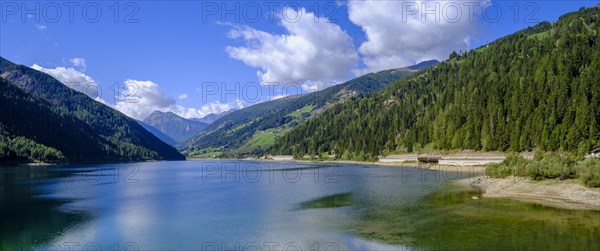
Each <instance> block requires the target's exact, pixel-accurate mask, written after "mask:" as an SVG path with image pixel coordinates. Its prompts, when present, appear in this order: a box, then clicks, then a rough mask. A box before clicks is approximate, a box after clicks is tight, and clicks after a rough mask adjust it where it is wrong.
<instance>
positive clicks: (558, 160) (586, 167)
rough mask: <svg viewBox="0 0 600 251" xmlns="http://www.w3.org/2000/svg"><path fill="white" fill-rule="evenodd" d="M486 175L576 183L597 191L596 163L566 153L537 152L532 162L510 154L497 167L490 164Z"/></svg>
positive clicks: (599, 162)
mask: <svg viewBox="0 0 600 251" xmlns="http://www.w3.org/2000/svg"><path fill="white" fill-rule="evenodd" d="M486 174H487V175H488V176H490V177H494V178H506V177H509V176H518V177H528V178H531V179H533V180H544V179H560V180H565V179H579V180H581V182H582V183H583V184H584V185H586V186H589V187H600V159H597V158H591V159H585V160H584V159H582V158H578V157H576V156H575V155H573V154H570V153H556V152H552V153H546V152H537V153H536V154H535V155H534V157H533V159H525V158H524V157H523V156H521V155H520V154H516V153H514V154H513V153H511V154H508V155H507V156H506V159H505V160H504V161H503V162H502V163H500V164H492V165H490V166H488V168H487V169H486Z"/></svg>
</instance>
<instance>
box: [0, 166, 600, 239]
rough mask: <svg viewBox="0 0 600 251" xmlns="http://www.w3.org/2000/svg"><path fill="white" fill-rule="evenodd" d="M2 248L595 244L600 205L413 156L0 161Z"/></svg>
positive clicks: (598, 233)
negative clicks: (500, 195)
mask: <svg viewBox="0 0 600 251" xmlns="http://www.w3.org/2000/svg"><path fill="white" fill-rule="evenodd" d="M0 174H1V175H0V185H1V186H0V202H2V204H1V207H0V210H1V211H0V212H1V215H0V219H1V222H2V224H1V225H0V233H1V234H0V243H1V245H0V249H1V250H15V249H26V250H31V249H34V250H69V247H70V246H72V247H73V250H85V249H86V248H89V249H90V250H94V249H97V250H100V249H101V250H164V249H169V250H177V249H179V250H190V249H193V250H232V249H234V250H286V248H287V249H288V250H348V249H352V250H397V249H402V248H409V249H436V250H438V249H449V250H452V249H461V250H462V249H478V250H479V249H493V250H500V249H502V250H506V249H524V250H528V249H532V250H539V249H546V250H548V249H550V250H565V249H576V250H598V249H599V248H600V240H599V239H598V238H596V237H597V236H599V235H600V212H593V211H572V210H561V209H554V208H550V207H545V206H541V205H537V204H532V203H524V202H519V201H515V200H509V199H488V198H482V197H481V192H482V191H480V190H479V189H477V188H471V187H460V186H456V185H454V184H453V183H452V182H450V181H452V180H456V179H461V178H467V177H469V176H470V175H473V174H465V173H454V172H447V171H444V172H440V171H433V170H421V169H414V168H409V167H406V168H401V167H387V166H373V165H360V164H357V165H353V164H331V163H327V164H320V163H291V162H274V161H269V162H258V161H181V162H145V163H127V164H106V165H79V166H58V167H7V168H2V169H0Z"/></svg>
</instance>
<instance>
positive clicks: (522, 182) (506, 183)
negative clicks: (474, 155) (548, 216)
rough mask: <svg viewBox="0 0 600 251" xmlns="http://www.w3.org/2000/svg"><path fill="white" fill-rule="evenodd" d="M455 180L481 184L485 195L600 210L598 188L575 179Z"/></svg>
mask: <svg viewBox="0 0 600 251" xmlns="http://www.w3.org/2000/svg"><path fill="white" fill-rule="evenodd" d="M458 183H460V184H463V185H472V186H476V187H480V188H482V189H484V190H485V193H484V195H483V196H484V197H488V198H512V199H517V200H521V201H526V202H535V203H539V204H542V205H547V206H552V207H557V208H565V209H582V210H600V188H590V187H586V186H583V185H581V184H580V183H579V181H578V180H543V181H533V180H529V179H526V178H522V177H511V178H506V179H498V178H490V177H488V176H480V177H477V178H475V179H463V180H460V181H458Z"/></svg>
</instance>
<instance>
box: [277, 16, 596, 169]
mask: <svg viewBox="0 0 600 251" xmlns="http://www.w3.org/2000/svg"><path fill="white" fill-rule="evenodd" d="M599 10H600V8H598V7H593V8H589V9H582V10H580V11H578V12H574V13H569V14H566V15H563V16H562V17H561V18H560V19H559V21H558V22H556V23H555V24H550V23H547V22H544V23H540V24H539V25H536V26H534V27H530V28H528V29H525V30H523V31H520V32H517V33H515V34H513V35H510V36H507V37H504V38H501V39H499V40H497V41H495V42H493V43H492V44H490V45H488V46H484V47H481V48H479V49H476V50H472V51H469V52H466V53H463V54H459V53H456V54H454V55H453V58H452V59H450V60H448V61H446V62H444V63H441V64H438V65H437V66H435V67H432V68H430V69H427V70H425V71H422V72H420V73H418V74H415V75H414V76H413V77H411V78H407V79H404V80H401V81H398V82H396V83H394V84H392V85H390V86H388V87H387V88H385V89H384V90H382V91H380V92H377V93H375V94H373V95H369V96H367V97H365V98H361V99H353V100H351V101H349V102H345V103H342V104H339V105H337V106H335V107H333V108H332V109H329V110H327V111H325V112H324V113H322V114H321V115H320V116H318V117H316V118H313V119H311V120H309V121H307V122H306V123H304V124H302V125H300V126H298V127H297V128H295V129H294V130H292V131H290V132H289V133H287V134H286V135H285V136H283V137H281V138H280V139H279V140H278V141H277V143H276V144H275V147H274V148H273V150H272V152H273V153H275V154H293V155H295V156H303V155H305V154H309V155H313V156H317V155H319V154H322V153H329V154H334V155H336V157H337V158H343V159H357V160H369V159H375V158H376V156H378V155H381V154H383V155H386V154H388V153H392V152H400V151H406V152H413V151H430V150H433V149H441V150H452V149H472V150H483V151H517V152H520V151H527V150H532V149H541V150H546V151H557V150H562V151H569V152H575V153H577V154H579V155H583V154H584V153H587V152H589V151H590V150H591V149H593V148H596V147H599V146H600V132H599V123H600V109H598V107H600V74H599V73H600V48H599V47H598V43H599V41H600V33H599V31H598V14H599V12H600V11H599Z"/></svg>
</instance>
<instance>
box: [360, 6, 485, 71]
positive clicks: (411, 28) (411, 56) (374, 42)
mask: <svg viewBox="0 0 600 251" xmlns="http://www.w3.org/2000/svg"><path fill="white" fill-rule="evenodd" d="M486 4H487V0H485V1H484V0H469V1H463V0H458V1H414V0H406V1H404V0H398V1H373V0H368V1H349V2H348V16H349V18H350V21H352V22H353V23H354V24H356V25H357V26H359V27H361V28H362V30H363V31H364V32H365V34H366V36H367V40H366V41H365V42H363V43H362V44H361V46H360V48H359V52H360V54H361V55H362V59H363V63H364V64H365V66H366V69H364V70H362V71H361V72H357V73H359V74H361V73H365V72H372V71H378V70H384V69H389V68H395V67H402V66H408V65H412V64H415V63H418V62H421V61H425V60H430V59H438V60H444V59H446V58H447V57H448V55H450V53H451V52H452V51H454V50H456V51H458V50H467V49H469V46H470V45H469V41H470V38H471V37H472V36H473V35H474V34H475V33H476V32H477V25H476V23H475V20H476V18H473V17H475V16H476V13H477V12H478V11H480V10H481V8H482V7H483V6H485V5H486Z"/></svg>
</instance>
